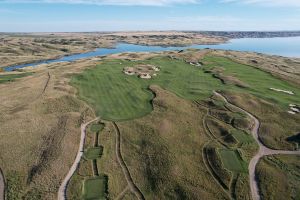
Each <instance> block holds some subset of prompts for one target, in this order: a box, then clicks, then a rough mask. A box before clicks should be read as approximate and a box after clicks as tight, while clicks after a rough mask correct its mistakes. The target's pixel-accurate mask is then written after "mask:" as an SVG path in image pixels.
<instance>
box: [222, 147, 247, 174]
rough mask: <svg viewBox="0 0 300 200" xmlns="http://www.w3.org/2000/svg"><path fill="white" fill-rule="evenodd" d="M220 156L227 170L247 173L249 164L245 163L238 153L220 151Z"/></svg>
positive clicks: (227, 150) (225, 150)
mask: <svg viewBox="0 0 300 200" xmlns="http://www.w3.org/2000/svg"><path fill="white" fill-rule="evenodd" d="M219 154H220V156H221V159H222V163H223V165H224V167H225V168H226V169H228V170H230V171H234V172H245V173H246V172H247V163H246V162H245V161H243V159H242V158H241V156H240V155H239V153H238V152H237V151H234V150H229V149H219Z"/></svg>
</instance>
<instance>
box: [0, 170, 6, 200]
mask: <svg viewBox="0 0 300 200" xmlns="http://www.w3.org/2000/svg"><path fill="white" fill-rule="evenodd" d="M4 189H5V181H4V176H3V174H2V170H1V169H0V200H4V199H5V196H4V195H5V194H4Z"/></svg>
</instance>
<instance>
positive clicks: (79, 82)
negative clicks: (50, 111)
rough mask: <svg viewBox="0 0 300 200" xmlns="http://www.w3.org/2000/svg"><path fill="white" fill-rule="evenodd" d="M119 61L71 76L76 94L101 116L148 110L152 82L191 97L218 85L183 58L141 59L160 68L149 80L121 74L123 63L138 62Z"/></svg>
mask: <svg viewBox="0 0 300 200" xmlns="http://www.w3.org/2000/svg"><path fill="white" fill-rule="evenodd" d="M122 62H123V64H122V65H120V62H119V61H117V60H115V61H114V60H112V61H105V62H104V63H103V64H101V65H98V66H96V67H95V68H93V69H89V70H86V71H84V72H83V73H82V74H80V75H76V76H74V77H73V79H72V84H73V85H75V86H76V87H77V88H78V92H79V96H80V97H81V98H82V99H84V100H86V101H87V102H89V103H90V104H92V105H93V106H94V108H95V110H96V112H97V114H98V115H100V116H101V117H102V118H103V119H108V120H119V121H121V120H128V119H133V118H137V117H141V116H144V115H146V114H148V113H149V112H151V111H152V105H151V100H152V99H153V98H154V94H153V93H152V92H151V91H150V90H149V89H148V87H149V86H150V85H151V84H157V85H159V86H161V87H163V88H165V89H167V90H169V91H172V92H174V93H175V94H177V95H178V96H180V97H182V98H186V99H192V100H195V99H199V98H206V97H208V96H210V95H211V93H212V88H218V85H219V86H221V85H220V83H219V82H218V81H217V80H215V79H213V78H211V76H210V75H209V74H205V73H204V72H203V71H202V70H200V69H199V68H196V67H194V66H191V65H188V64H186V63H184V62H182V61H171V60H170V59H168V58H161V57H158V58H154V59H151V60H147V61H144V62H142V63H146V64H153V65H156V66H159V67H160V68H161V71H160V72H159V73H158V76H157V77H155V78H153V79H151V80H143V79H139V78H138V77H136V76H127V75H124V74H123V72H122V70H123V68H124V67H125V66H133V65H136V64H138V63H139V62H130V61H122Z"/></svg>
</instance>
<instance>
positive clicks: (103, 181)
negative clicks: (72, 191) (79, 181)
mask: <svg viewBox="0 0 300 200" xmlns="http://www.w3.org/2000/svg"><path fill="white" fill-rule="evenodd" d="M106 191H107V177H106V176H103V175H102V176H99V177H95V178H89V179H86V180H84V183H83V191H82V199H84V200H90V199H94V200H105V199H106V196H107V194H106Z"/></svg>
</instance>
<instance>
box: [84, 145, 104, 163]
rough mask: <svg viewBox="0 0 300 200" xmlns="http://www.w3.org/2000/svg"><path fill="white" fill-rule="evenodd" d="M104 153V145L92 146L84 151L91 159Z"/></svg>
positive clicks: (85, 155) (86, 156)
mask: <svg viewBox="0 0 300 200" xmlns="http://www.w3.org/2000/svg"><path fill="white" fill-rule="evenodd" d="M102 153H103V147H101V146H100V147H92V148H88V149H87V150H86V151H85V152H84V155H83V156H84V157H85V158H86V159H90V160H94V159H98V158H100V157H101V156H102Z"/></svg>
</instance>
